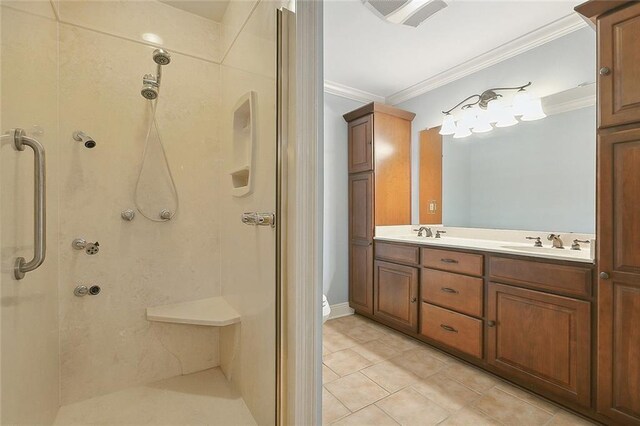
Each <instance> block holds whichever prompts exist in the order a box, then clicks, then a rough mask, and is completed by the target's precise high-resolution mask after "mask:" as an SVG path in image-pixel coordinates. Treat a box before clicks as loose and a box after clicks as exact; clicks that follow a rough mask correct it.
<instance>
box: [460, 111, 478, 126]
mask: <svg viewBox="0 0 640 426" xmlns="http://www.w3.org/2000/svg"><path fill="white" fill-rule="evenodd" d="M477 111H478V108H477V107H471V108H464V109H463V110H462V111H460V119H459V120H458V126H462V127H464V128H466V129H470V128H472V127H473V126H474V125H475V124H476V118H477Z"/></svg>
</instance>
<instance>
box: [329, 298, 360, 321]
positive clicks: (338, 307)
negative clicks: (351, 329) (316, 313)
mask: <svg viewBox="0 0 640 426" xmlns="http://www.w3.org/2000/svg"><path fill="white" fill-rule="evenodd" d="M330 306H331V313H330V314H329V319H334V318H340V317H346V316H347V315H353V313H354V312H355V311H354V310H353V309H351V308H350V307H349V302H345V303H336V304H335V305H330Z"/></svg>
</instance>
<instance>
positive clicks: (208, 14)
mask: <svg viewBox="0 0 640 426" xmlns="http://www.w3.org/2000/svg"><path fill="white" fill-rule="evenodd" d="M160 2H161V3H165V4H168V5H169V6H173V7H175V8H177V9H181V10H184V11H185V12H190V13H193V14H195V15H198V16H202V17H203V18H207V19H211V20H213V21H216V22H220V21H222V17H223V16H224V12H225V11H226V10H227V5H228V4H229V0H207V1H202V0H200V1H197V0H160Z"/></svg>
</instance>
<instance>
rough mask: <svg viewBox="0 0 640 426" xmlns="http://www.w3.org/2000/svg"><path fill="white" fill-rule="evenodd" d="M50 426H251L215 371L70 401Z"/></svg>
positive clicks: (234, 394)
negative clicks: (149, 425)
mask: <svg viewBox="0 0 640 426" xmlns="http://www.w3.org/2000/svg"><path fill="white" fill-rule="evenodd" d="M54 424H55V425H87V424H92V425H144V424H153V425H205V424H206V425H225V426H226V425H242V426H244V425H255V424H256V422H255V420H254V419H253V416H251V413H250V412H249V409H248V408H247V406H246V405H245V403H244V401H243V400H242V397H241V396H240V395H239V394H238V393H237V392H234V391H233V390H232V389H231V387H230V385H229V383H228V382H227V379H226V378H225V377H224V374H222V371H221V370H220V369H219V368H212V369H210V370H205V371H200V372H198V373H194V374H189V375H185V376H177V377H172V378H169V379H165V380H161V381H159V382H155V383H150V384H147V385H144V386H136V387H133V388H128V389H124V390H121V391H118V392H114V393H110V394H107V395H102V396H97V397H95V398H91V399H88V400H84V401H79V402H75V403H73V404H69V405H65V406H63V407H61V408H60V411H59V412H58V417H57V418H56V421H55V423H54Z"/></svg>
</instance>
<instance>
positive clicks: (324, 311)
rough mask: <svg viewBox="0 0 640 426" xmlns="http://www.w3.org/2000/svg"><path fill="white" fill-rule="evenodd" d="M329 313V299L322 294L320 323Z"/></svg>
mask: <svg viewBox="0 0 640 426" xmlns="http://www.w3.org/2000/svg"><path fill="white" fill-rule="evenodd" d="M330 314H331V306H329V301H328V300H327V296H325V295H324V294H323V295H322V323H323V324H324V323H325V321H327V320H328V319H329V315H330Z"/></svg>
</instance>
